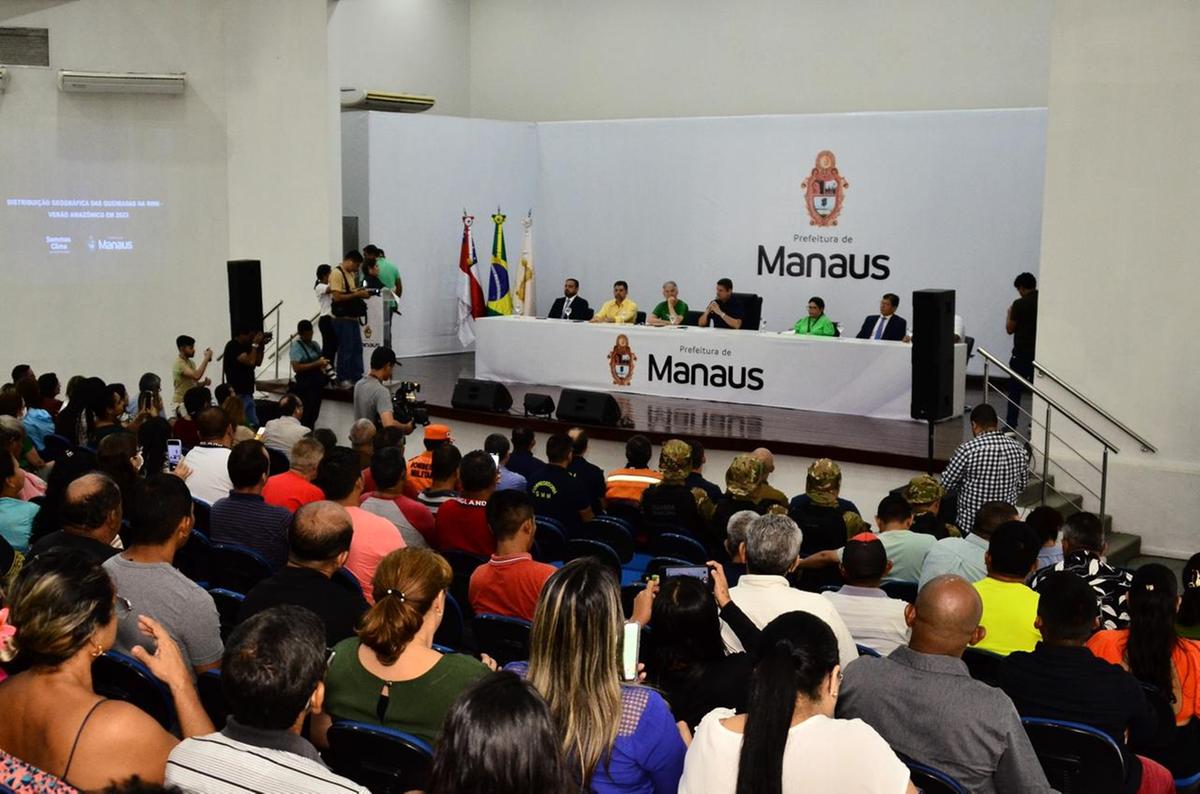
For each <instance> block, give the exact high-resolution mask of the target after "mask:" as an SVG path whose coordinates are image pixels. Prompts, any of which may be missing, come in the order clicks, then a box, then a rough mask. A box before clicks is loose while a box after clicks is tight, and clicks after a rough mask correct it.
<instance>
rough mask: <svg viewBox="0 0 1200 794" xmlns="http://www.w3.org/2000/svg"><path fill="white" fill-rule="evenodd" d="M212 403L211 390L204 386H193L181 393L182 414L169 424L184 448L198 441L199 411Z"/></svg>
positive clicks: (188, 447)
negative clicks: (173, 422)
mask: <svg viewBox="0 0 1200 794" xmlns="http://www.w3.org/2000/svg"><path fill="white" fill-rule="evenodd" d="M211 405H212V392H211V391H209V390H208V388H207V387H205V386H193V387H192V388H190V389H188V390H187V391H186V392H184V395H183V416H181V417H179V418H178V419H176V420H175V424H173V425H172V426H171V429H172V431H173V432H174V436H175V438H177V439H179V443H180V444H182V445H183V448H184V449H191V448H192V447H194V446H196V445H197V444H199V443H200V426H199V423H198V421H197V420H198V419H199V417H200V412H201V411H203V410H204V409H205V408H208V407H209V406H211Z"/></svg>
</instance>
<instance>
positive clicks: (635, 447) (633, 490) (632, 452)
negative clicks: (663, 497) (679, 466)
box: [604, 434, 662, 503]
mask: <svg viewBox="0 0 1200 794" xmlns="http://www.w3.org/2000/svg"><path fill="white" fill-rule="evenodd" d="M653 451H654V450H653V447H652V446H651V444H650V439H648V438H646V437H645V436H643V435H640V434H639V435H635V436H630V438H629V440H628V441H626V442H625V467H624V468H621V469H614V470H613V471H610V472H609V473H608V477H606V478H605V481H604V482H605V491H604V498H605V499H606V500H608V501H611V500H613V499H618V500H623V501H626V502H634V503H640V502H641V501H642V494H643V493H645V491H646V489H647V488H649V487H650V486H651V485H654V484H655V483H658V482H661V481H662V475H661V474H659V473H658V472H656V471H655V470H654V469H651V468H650V456H651V455H652V454H653Z"/></svg>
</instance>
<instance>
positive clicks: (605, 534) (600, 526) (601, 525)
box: [578, 519, 633, 565]
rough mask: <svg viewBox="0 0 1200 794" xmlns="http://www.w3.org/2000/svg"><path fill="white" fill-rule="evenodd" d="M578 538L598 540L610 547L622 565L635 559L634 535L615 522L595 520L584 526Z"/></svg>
mask: <svg viewBox="0 0 1200 794" xmlns="http://www.w3.org/2000/svg"><path fill="white" fill-rule="evenodd" d="M622 523H623V522H622ZM578 537H580V538H586V539H588V540H598V541H600V542H601V543H604V544H606V545H608V546H609V547H610V548H611V549H612V550H613V551H615V552H616V553H617V559H618V560H619V561H620V562H621V565H625V564H626V563H628V562H629V561H630V560H632V559H633V534H632V533H630V532H629V530H627V529H626V528H625V527H624V526H622V524H618V523H617V522H615V521H601V520H597V519H593V520H591V521H589V522H587V523H586V524H584V525H583V529H582V530H580V533H579V535H578Z"/></svg>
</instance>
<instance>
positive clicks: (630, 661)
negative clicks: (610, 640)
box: [621, 623, 642, 681]
mask: <svg viewBox="0 0 1200 794" xmlns="http://www.w3.org/2000/svg"><path fill="white" fill-rule="evenodd" d="M641 641H642V627H641V626H640V625H638V624H637V623H626V624H625V630H624V633H623V636H622V638H621V680H623V681H636V680H637V673H638V670H637V665H638V647H639V645H640V644H641Z"/></svg>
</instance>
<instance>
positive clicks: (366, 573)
mask: <svg viewBox="0 0 1200 794" xmlns="http://www.w3.org/2000/svg"><path fill="white" fill-rule="evenodd" d="M359 471H360V470H359V467H358V455H356V454H355V453H354V450H352V449H347V448H346V447H336V448H335V449H334V450H333V451H332V452H330V453H327V454H326V455H325V457H324V458H322V459H321V465H320V466H319V467H318V468H317V479H316V480H315V482H316V484H317V486H318V487H320V489H321V490H322V491H324V492H325V498H326V499H328V500H330V501H331V502H337V503H338V504H340V505H341V506H342V507H344V508H346V512H347V513H349V514H350V523H351V524H353V526H354V536H353V538H352V539H351V541H350V554H349V556H347V557H346V562H345V567H346V570H348V571H350V573H352V574H354V578H355V579H357V580H358V583H359V585H360V586H361V587H362V590H363V593H364V594H366V596H367V602H368V603H375V602H374V601H373V600H372V598H371V582H372V581H373V580H374V579H375V569H376V568H378V567H379V563H380V561H381V560H383V558H384V557H386V556H387V555H388V554H389V553H391V552H393V551H395V550H396V549H402V548H404V538H403V536H401V534H400V530H398V529H396V525H395V524H393V523H392V522H391V521H388V520H387V519H386V518H380V517H379V516H377V515H375V514H374V513H368V512H367V511H366V510H363V509H362V508H361V507H359V506H358V504H359V502H360V501H362V500H361V498H360V497H361V496H362V475H361V474H360V473H359Z"/></svg>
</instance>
